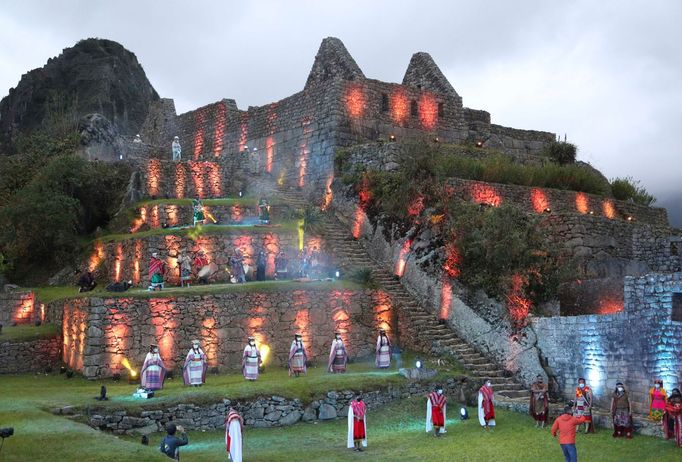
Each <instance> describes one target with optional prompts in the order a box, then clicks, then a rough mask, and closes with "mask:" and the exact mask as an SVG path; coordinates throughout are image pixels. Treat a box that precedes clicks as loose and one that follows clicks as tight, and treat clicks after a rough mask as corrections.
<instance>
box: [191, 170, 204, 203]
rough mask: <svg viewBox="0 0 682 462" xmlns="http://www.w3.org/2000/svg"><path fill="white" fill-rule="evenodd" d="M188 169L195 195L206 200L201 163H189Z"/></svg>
mask: <svg viewBox="0 0 682 462" xmlns="http://www.w3.org/2000/svg"><path fill="white" fill-rule="evenodd" d="M189 168H190V170H191V172H192V181H193V182H194V191H195V195H196V196H198V197H199V198H200V199H205V198H206V180H205V179H204V168H203V162H190V163H189Z"/></svg>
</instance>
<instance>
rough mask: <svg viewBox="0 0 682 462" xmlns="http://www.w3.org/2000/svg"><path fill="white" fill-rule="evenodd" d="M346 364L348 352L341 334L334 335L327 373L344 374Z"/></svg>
mask: <svg viewBox="0 0 682 462" xmlns="http://www.w3.org/2000/svg"><path fill="white" fill-rule="evenodd" d="M346 364H348V352H347V351H346V346H345V345H344V344H343V340H342V339H341V333H340V332H335V333H334V340H332V347H331V350H330V351H329V361H328V362H327V372H334V373H338V372H346Z"/></svg>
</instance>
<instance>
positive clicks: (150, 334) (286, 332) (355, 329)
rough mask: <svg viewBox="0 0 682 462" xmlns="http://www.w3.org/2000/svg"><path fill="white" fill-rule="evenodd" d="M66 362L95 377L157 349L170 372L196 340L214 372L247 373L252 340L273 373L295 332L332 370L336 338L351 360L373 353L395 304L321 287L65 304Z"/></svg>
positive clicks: (369, 293) (365, 293)
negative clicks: (244, 365) (264, 348)
mask: <svg viewBox="0 0 682 462" xmlns="http://www.w3.org/2000/svg"><path fill="white" fill-rule="evenodd" d="M62 306H63V331H64V361H65V362H66V363H67V364H69V366H71V367H72V368H73V369H75V370H78V371H81V372H82V373H83V375H85V376H86V377H88V378H94V377H101V376H110V375H111V374H113V373H116V372H120V371H121V368H122V366H121V361H122V360H123V358H128V359H129V360H130V362H131V363H132V364H133V365H134V366H135V367H137V368H139V367H140V365H141V364H142V362H143V360H144V356H145V354H146V353H147V351H148V348H149V344H150V343H156V344H158V345H159V348H160V352H161V355H162V357H163V359H164V361H165V363H166V366H167V367H168V368H169V369H175V368H177V367H180V366H181V365H182V363H183V362H184V357H185V355H186V354H187V350H188V349H189V347H190V345H191V341H192V339H194V338H198V339H200V340H201V341H202V344H203V348H204V351H206V354H207V355H208V360H209V365H210V366H211V367H216V366H217V367H221V368H228V369H237V368H239V367H240V363H241V356H242V351H243V349H244V346H245V342H246V338H247V337H248V336H249V335H253V336H255V337H256V338H257V341H258V343H259V344H261V345H268V346H269V347H270V349H271V352H270V355H269V359H268V361H267V363H268V364H269V365H270V366H271V367H277V366H281V365H283V364H285V363H286V358H287V355H288V352H289V345H290V344H291V340H292V338H293V334H294V333H295V332H301V333H302V334H303V340H304V342H305V343H306V346H307V350H308V354H309V356H310V359H311V361H314V362H316V363H317V364H318V365H322V364H326V360H327V355H328V354H329V347H330V345H331V341H332V339H333V337H334V332H335V331H339V332H341V334H342V337H343V338H344V341H345V342H346V345H347V346H348V349H349V353H350V355H351V357H352V358H357V357H364V356H368V355H370V354H371V353H373V351H374V341H375V339H376V331H377V329H378V328H379V327H384V328H386V329H387V330H388V331H389V332H392V331H393V330H395V322H394V313H393V309H392V306H393V305H392V302H391V300H390V299H389V297H388V295H386V294H385V293H384V292H383V291H373V290H351V289H341V288H339V289H324V288H319V289H316V288H314V287H311V288H305V286H303V287H302V288H301V289H298V290H279V291H267V292H256V291H248V292H247V291H234V292H226V293H220V294H213V295H201V296H199V295H197V296H181V297H175V298H173V297H165V298H164V297H155V298H149V299H139V298H138V299H136V298H112V299H99V298H92V299H76V300H70V301H67V302H65V303H64V304H63V305H62Z"/></svg>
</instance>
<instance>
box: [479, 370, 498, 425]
mask: <svg viewBox="0 0 682 462" xmlns="http://www.w3.org/2000/svg"><path fill="white" fill-rule="evenodd" d="M478 423H480V424H481V427H484V428H485V429H486V430H492V429H493V427H495V402H494V399H493V384H492V382H491V381H490V380H486V381H485V384H484V385H483V386H482V387H481V388H480V389H479V390H478Z"/></svg>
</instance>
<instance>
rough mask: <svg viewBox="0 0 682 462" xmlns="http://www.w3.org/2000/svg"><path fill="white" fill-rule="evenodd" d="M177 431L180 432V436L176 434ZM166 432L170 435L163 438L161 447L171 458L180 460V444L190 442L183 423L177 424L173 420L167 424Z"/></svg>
mask: <svg viewBox="0 0 682 462" xmlns="http://www.w3.org/2000/svg"><path fill="white" fill-rule="evenodd" d="M177 431H179V432H180V438H178V437H177V436H175V433H176V432H177ZM166 432H168V435H166V436H165V437H164V438H163V440H161V446H160V447H159V449H160V450H161V452H162V453H164V454H166V455H167V456H168V457H170V458H171V459H174V460H180V446H186V445H187V443H189V441H188V439H187V433H185V429H184V428H182V426H181V425H178V426H176V425H175V424H174V423H173V422H169V423H168V425H166Z"/></svg>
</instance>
